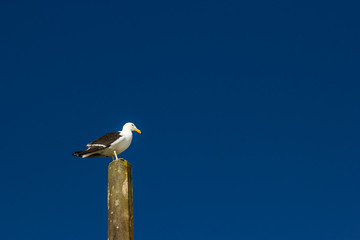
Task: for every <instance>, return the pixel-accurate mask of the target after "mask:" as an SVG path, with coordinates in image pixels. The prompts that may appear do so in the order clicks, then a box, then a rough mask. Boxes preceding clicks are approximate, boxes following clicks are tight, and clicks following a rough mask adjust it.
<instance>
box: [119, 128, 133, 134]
mask: <svg viewBox="0 0 360 240" xmlns="http://www.w3.org/2000/svg"><path fill="white" fill-rule="evenodd" d="M121 133H123V134H126V135H132V131H131V129H129V128H126V127H124V128H123V129H122V130H121Z"/></svg>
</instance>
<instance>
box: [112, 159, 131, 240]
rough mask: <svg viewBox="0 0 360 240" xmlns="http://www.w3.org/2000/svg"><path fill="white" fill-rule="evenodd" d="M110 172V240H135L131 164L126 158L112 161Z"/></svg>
mask: <svg viewBox="0 0 360 240" xmlns="http://www.w3.org/2000/svg"><path fill="white" fill-rule="evenodd" d="M108 174H109V176H108V240H133V239H134V228H133V226H134V220H133V194H132V188H133V186H132V171H131V165H130V164H129V163H128V162H127V161H126V160H124V159H119V160H115V161H112V162H111V163H110V164H109V173H108Z"/></svg>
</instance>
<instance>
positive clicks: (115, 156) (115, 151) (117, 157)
mask: <svg viewBox="0 0 360 240" xmlns="http://www.w3.org/2000/svg"><path fill="white" fill-rule="evenodd" d="M114 154H115V157H116V160H119V159H118V157H117V154H116V151H114Z"/></svg>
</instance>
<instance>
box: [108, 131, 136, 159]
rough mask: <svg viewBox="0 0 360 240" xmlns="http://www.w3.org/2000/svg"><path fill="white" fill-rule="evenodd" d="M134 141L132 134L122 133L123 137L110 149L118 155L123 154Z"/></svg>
mask: <svg viewBox="0 0 360 240" xmlns="http://www.w3.org/2000/svg"><path fill="white" fill-rule="evenodd" d="M131 140H132V133H131V132H130V133H126V132H125V133H123V132H122V133H121V137H120V138H119V139H118V140H116V141H115V142H114V143H113V144H111V146H110V147H109V149H110V150H111V151H112V152H113V151H116V153H117V154H119V153H122V152H123V151H125V150H126V149H127V148H128V147H129V146H130V144H131Z"/></svg>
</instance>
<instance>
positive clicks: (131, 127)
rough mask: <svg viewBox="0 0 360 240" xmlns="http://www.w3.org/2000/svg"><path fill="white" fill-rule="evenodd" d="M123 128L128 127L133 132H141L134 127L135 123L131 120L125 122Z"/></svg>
mask: <svg viewBox="0 0 360 240" xmlns="http://www.w3.org/2000/svg"><path fill="white" fill-rule="evenodd" d="M123 129H128V130H130V131H135V132H138V133H141V131H140V130H139V129H137V128H136V126H135V124H133V123H131V122H128V123H125V125H124V127H123Z"/></svg>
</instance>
